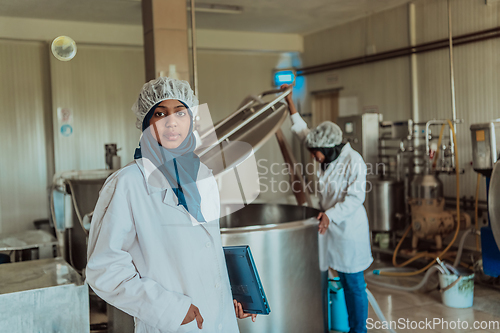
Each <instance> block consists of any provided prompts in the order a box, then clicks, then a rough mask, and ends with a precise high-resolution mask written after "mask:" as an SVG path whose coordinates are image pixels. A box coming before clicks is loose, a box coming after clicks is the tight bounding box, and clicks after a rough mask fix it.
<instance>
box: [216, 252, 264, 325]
mask: <svg viewBox="0 0 500 333" xmlns="http://www.w3.org/2000/svg"><path fill="white" fill-rule="evenodd" d="M224 255H225V257H226V265H227V272H228V274H229V282H230V283H231V291H232V293H233V298H234V299H235V300H237V301H238V302H240V303H241V305H242V307H243V311H244V312H245V313H256V314H263V315H266V314H269V313H270V312H271V309H270V308H269V304H268V303H267V298H266V294H265V293H264V287H263V286H262V283H261V282H260V278H259V273H258V272H257V267H256V266H255V263H254V261H253V257H252V253H251V252H250V247H249V246H247V245H243V246H225V247H224Z"/></svg>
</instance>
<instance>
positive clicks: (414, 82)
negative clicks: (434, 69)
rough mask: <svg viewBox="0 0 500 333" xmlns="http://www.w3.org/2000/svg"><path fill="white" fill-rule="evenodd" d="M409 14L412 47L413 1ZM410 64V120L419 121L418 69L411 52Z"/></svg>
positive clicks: (414, 21)
mask: <svg viewBox="0 0 500 333" xmlns="http://www.w3.org/2000/svg"><path fill="white" fill-rule="evenodd" d="M408 16H409V29H408V30H409V39H410V46H412V47H414V46H415V45H416V44H417V28H416V25H417V24H416V21H417V19H416V10H415V3H413V2H411V3H409V4H408ZM410 66H411V71H410V75H411V97H412V120H413V122H415V123H418V122H419V119H420V117H419V108H418V69H417V54H416V53H413V54H412V55H411V56H410Z"/></svg>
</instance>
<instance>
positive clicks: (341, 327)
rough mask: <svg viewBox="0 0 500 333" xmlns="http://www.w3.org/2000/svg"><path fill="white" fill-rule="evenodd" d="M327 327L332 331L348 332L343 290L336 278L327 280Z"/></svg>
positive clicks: (338, 279)
mask: <svg viewBox="0 0 500 333" xmlns="http://www.w3.org/2000/svg"><path fill="white" fill-rule="evenodd" d="M328 327H329V328H330V330H333V331H338V332H349V317H348V315H347V307H346V305H345V296H344V288H343V287H342V284H341V283H340V278H338V277H335V278H333V279H329V280H328Z"/></svg>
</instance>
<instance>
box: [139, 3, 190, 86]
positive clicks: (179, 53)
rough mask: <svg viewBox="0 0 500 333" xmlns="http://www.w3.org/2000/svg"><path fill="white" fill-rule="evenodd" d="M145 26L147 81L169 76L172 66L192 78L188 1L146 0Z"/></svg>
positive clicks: (180, 75) (143, 16) (143, 14)
mask: <svg viewBox="0 0 500 333" xmlns="http://www.w3.org/2000/svg"><path fill="white" fill-rule="evenodd" d="M142 26H143V31H144V60H145V63H146V82H147V81H149V80H152V79H155V78H157V77H159V76H160V73H162V74H163V76H169V71H170V70H171V67H170V65H175V68H176V72H177V76H178V78H179V79H182V80H186V81H189V50H188V26H187V12H186V0H142Z"/></svg>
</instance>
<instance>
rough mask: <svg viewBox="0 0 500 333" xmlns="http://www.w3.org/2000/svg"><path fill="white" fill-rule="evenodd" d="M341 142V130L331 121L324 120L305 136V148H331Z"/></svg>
mask: <svg viewBox="0 0 500 333" xmlns="http://www.w3.org/2000/svg"><path fill="white" fill-rule="evenodd" d="M341 143H342V130H341V129H340V127H339V126H338V125H337V124H334V123H332V122H331V121H324V122H322V123H321V124H319V125H318V126H317V127H316V128H314V129H312V130H311V131H310V132H309V133H308V134H307V136H306V146H307V148H332V147H335V146H336V145H339V144H341Z"/></svg>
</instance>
